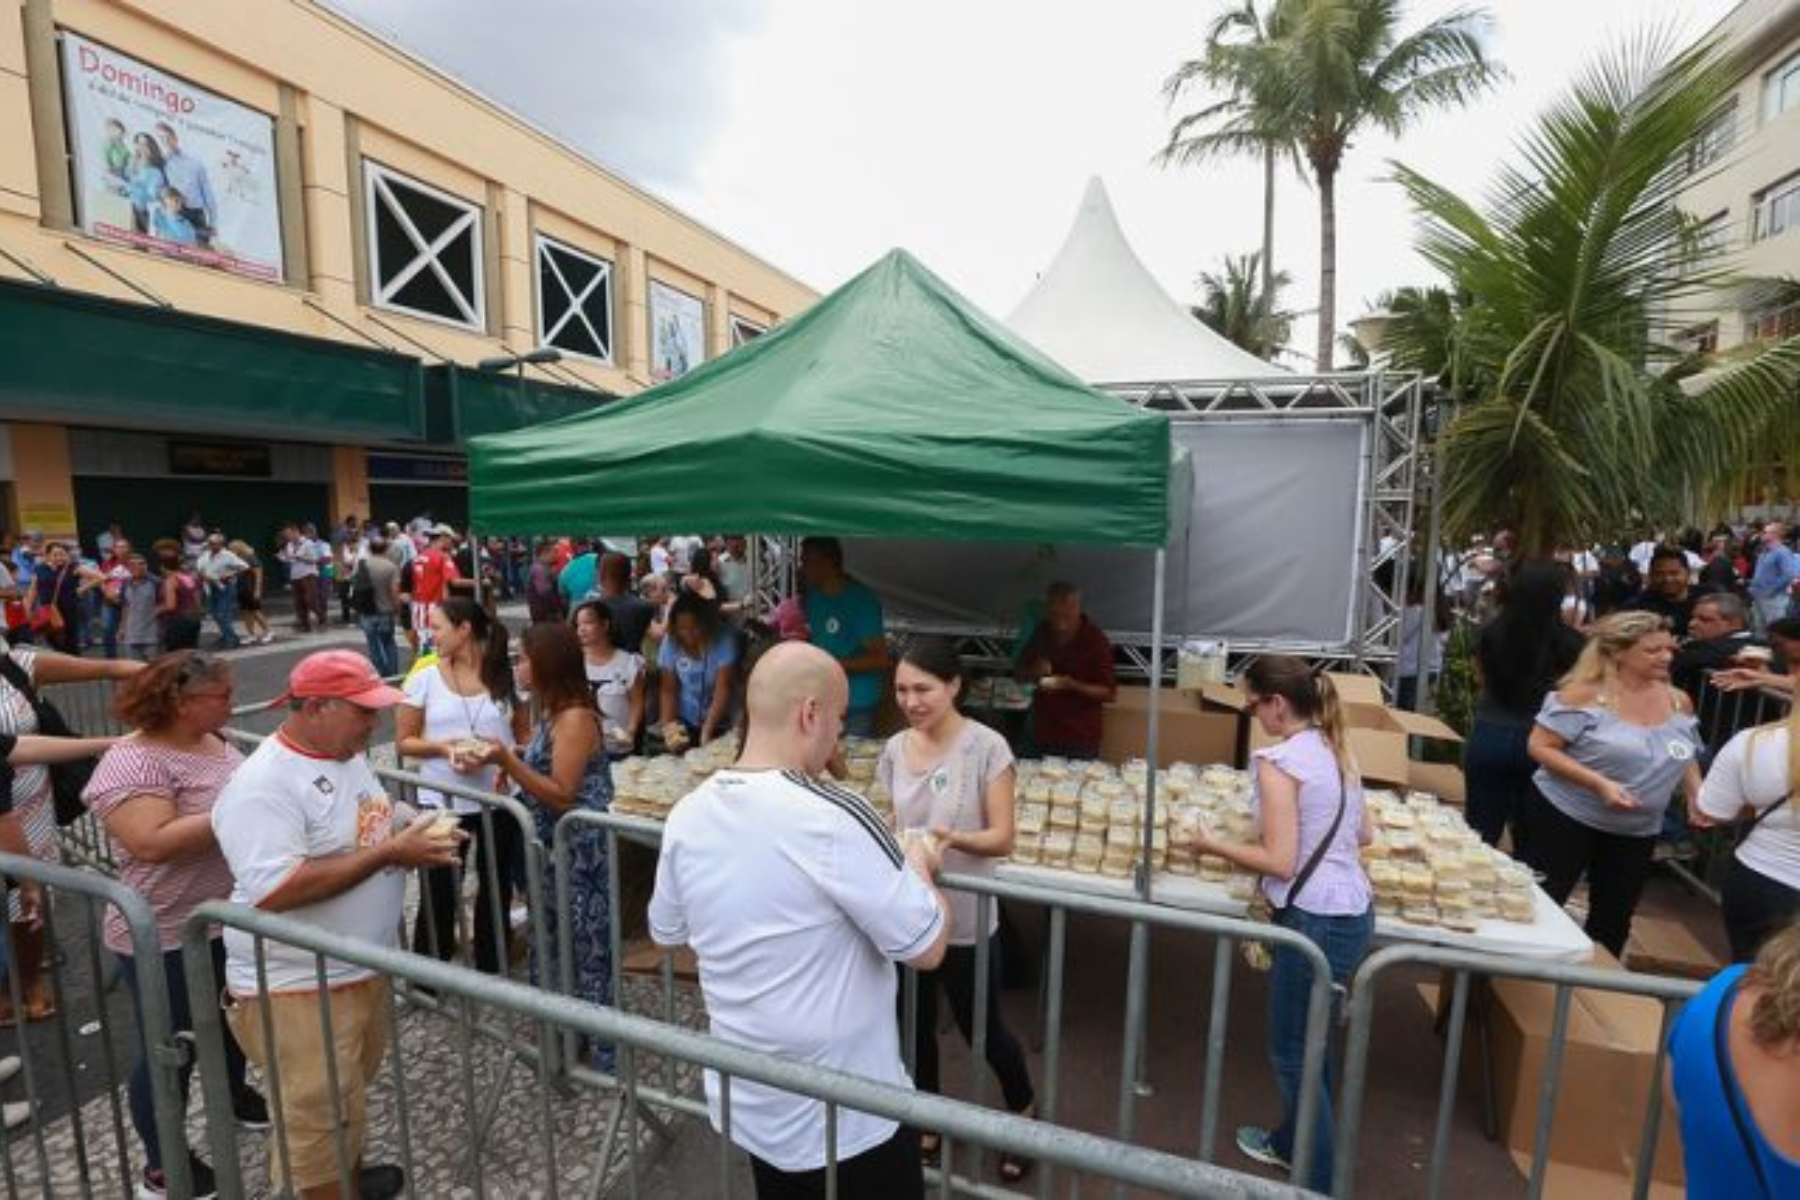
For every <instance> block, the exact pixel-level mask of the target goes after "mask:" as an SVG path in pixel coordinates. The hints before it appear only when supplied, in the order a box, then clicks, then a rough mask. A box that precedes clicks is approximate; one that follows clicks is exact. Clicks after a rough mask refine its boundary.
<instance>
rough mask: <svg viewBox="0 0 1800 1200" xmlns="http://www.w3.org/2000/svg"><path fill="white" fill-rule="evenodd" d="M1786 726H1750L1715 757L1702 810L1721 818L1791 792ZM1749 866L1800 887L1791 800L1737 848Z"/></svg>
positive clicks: (1797, 830) (1797, 829) (1799, 825)
mask: <svg viewBox="0 0 1800 1200" xmlns="http://www.w3.org/2000/svg"><path fill="white" fill-rule="evenodd" d="M1787 772H1788V731H1787V727H1786V726H1785V725H1782V726H1775V727H1769V726H1763V727H1761V728H1758V729H1746V730H1744V731H1743V732H1742V733H1739V734H1737V735H1736V736H1735V737H1733V738H1732V739H1731V740H1730V741H1729V742H1726V743H1725V748H1724V749H1723V750H1720V751H1719V755H1718V757H1717V758H1715V759H1713V763H1712V768H1711V769H1710V770H1708V771H1707V772H1706V782H1705V783H1704V784H1703V785H1701V788H1700V811H1701V812H1703V813H1705V814H1706V815H1707V816H1709V817H1713V818H1715V819H1717V820H1721V821H1729V820H1735V819H1736V818H1737V816H1738V814H1740V813H1741V812H1743V810H1744V809H1746V808H1751V809H1754V810H1756V811H1757V812H1759V813H1760V812H1762V811H1763V810H1764V809H1766V808H1768V807H1769V806H1770V805H1771V804H1774V803H1775V802H1776V801H1777V800H1780V799H1781V798H1782V797H1783V796H1786V795H1787V794H1788V777H1787ZM1737 856H1738V858H1739V859H1740V860H1741V861H1742V862H1743V864H1744V865H1745V866H1746V867H1749V868H1750V869H1751V870H1753V871H1755V872H1756V873H1757V874H1759V875H1766V876H1768V877H1769V878H1770V879H1773V880H1775V881H1776V882H1777V883H1782V884H1786V885H1787V886H1788V887H1790V888H1794V889H1796V890H1800V812H1795V811H1794V801H1792V800H1789V801H1788V802H1787V803H1786V804H1783V805H1782V806H1781V807H1780V808H1779V809H1777V810H1776V811H1774V812H1772V813H1770V814H1769V815H1768V816H1767V817H1765V818H1764V819H1763V820H1762V821H1760V822H1758V823H1757V826H1756V828H1755V829H1754V830H1752V831H1751V833H1750V836H1749V837H1747V838H1745V839H1744V840H1743V842H1742V843H1740V844H1739V846H1738V848H1737Z"/></svg>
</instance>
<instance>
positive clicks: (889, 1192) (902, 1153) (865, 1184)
mask: <svg viewBox="0 0 1800 1200" xmlns="http://www.w3.org/2000/svg"><path fill="white" fill-rule="evenodd" d="M750 1170H751V1173H752V1174H753V1175H754V1176H755V1178H756V1200H824V1198H825V1169H824V1168H823V1167H821V1168H819V1169H818V1170H816V1171H778V1170H776V1169H775V1168H774V1167H772V1166H770V1165H769V1164H768V1163H766V1162H764V1161H763V1160H762V1159H760V1158H757V1157H756V1156H755V1155H754V1154H753V1155H751V1156H750ZM837 1194H838V1195H840V1196H842V1197H844V1198H845V1200H919V1198H920V1197H922V1196H923V1195H924V1194H925V1175H924V1168H923V1164H922V1163H921V1162H920V1160H919V1135H918V1133H917V1132H916V1131H914V1130H911V1129H906V1128H904V1127H902V1128H901V1129H899V1130H897V1131H895V1133H894V1136H893V1137H891V1138H889V1139H888V1140H887V1141H885V1142H883V1143H881V1145H879V1146H876V1147H874V1148H872V1149H869V1150H864V1151H863V1152H862V1153H861V1154H858V1155H857V1156H856V1157H855V1158H847V1159H845V1160H844V1161H843V1162H840V1163H839V1164H838V1168H837Z"/></svg>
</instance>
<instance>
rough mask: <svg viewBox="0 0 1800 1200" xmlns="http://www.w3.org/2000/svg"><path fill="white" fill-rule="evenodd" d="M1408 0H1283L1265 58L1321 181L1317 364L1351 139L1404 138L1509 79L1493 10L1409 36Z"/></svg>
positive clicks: (1333, 302)
mask: <svg viewBox="0 0 1800 1200" xmlns="http://www.w3.org/2000/svg"><path fill="white" fill-rule="evenodd" d="M1400 20H1401V3H1400V0H1275V9H1274V11H1273V13H1272V14H1271V15H1270V17H1269V19H1268V22H1267V27H1268V28H1270V29H1272V30H1274V31H1275V33H1276V35H1277V36H1276V37H1275V38H1274V39H1273V40H1272V42H1271V43H1270V45H1269V47H1268V49H1267V50H1266V51H1265V52H1264V53H1262V54H1260V55H1259V56H1258V61H1259V63H1260V64H1266V65H1271V66H1272V67H1273V69H1274V74H1273V76H1272V77H1271V78H1269V79H1267V80H1265V81H1264V82H1263V83H1262V85H1261V91H1260V92H1259V97H1260V96H1261V95H1265V94H1266V95H1268V96H1269V103H1270V104H1272V105H1273V111H1272V114H1271V115H1270V116H1269V117H1268V118H1267V119H1266V121H1264V122H1263V123H1262V124H1261V125H1259V126H1258V127H1259V128H1277V129H1280V130H1282V131H1283V132H1284V133H1286V134H1287V135H1288V136H1291V137H1292V138H1293V139H1294V142H1293V144H1294V146H1295V148H1296V149H1297V150H1298V151H1299V153H1300V154H1301V155H1302V156H1303V157H1304V158H1305V160H1306V163H1307V165H1308V166H1309V167H1310V168H1311V170H1312V176H1313V182H1314V183H1315V184H1316V185H1317V186H1318V189H1319V328H1318V368H1319V370H1321V371H1328V370H1330V369H1331V352H1332V343H1333V340H1334V338H1335V337H1336V335H1337V329H1336V325H1337V177H1338V172H1339V170H1340V168H1341V167H1342V165H1343V161H1344V154H1345V152H1346V151H1347V150H1348V149H1349V148H1350V144H1351V142H1352V140H1353V139H1354V138H1355V137H1356V136H1357V135H1358V134H1360V133H1362V132H1363V131H1364V130H1365V129H1368V128H1370V127H1374V128H1376V129H1380V130H1383V131H1384V132H1386V133H1389V134H1393V135H1396V136H1398V135H1399V134H1400V133H1402V132H1404V131H1405V130H1406V128H1407V126H1409V125H1411V124H1412V123H1413V122H1414V121H1415V120H1416V119H1417V118H1419V117H1420V116H1422V115H1423V114H1424V113H1426V112H1428V111H1430V110H1432V109H1436V108H1444V107H1448V106H1452V105H1463V104H1467V103H1468V102H1469V101H1470V100H1472V99H1473V98H1474V97H1475V96H1476V95H1478V94H1480V93H1481V92H1482V91H1484V90H1486V89H1487V88H1489V87H1491V86H1492V85H1493V84H1494V83H1495V82H1497V81H1498V80H1499V79H1500V78H1501V77H1502V74H1503V72H1502V69H1501V68H1500V67H1499V66H1498V64H1496V63H1493V62H1490V61H1489V60H1488V58H1487V54H1486V51H1485V50H1484V48H1483V46H1482V34H1483V33H1484V32H1485V29H1486V26H1487V25H1488V23H1489V18H1488V16H1487V14H1486V12H1485V10H1481V9H1459V10H1457V11H1456V12H1453V13H1450V14H1449V15H1447V16H1444V17H1440V18H1439V19H1437V20H1435V21H1432V22H1431V23H1430V24H1428V25H1426V26H1424V27H1423V28H1421V29H1418V30H1415V31H1414V32H1412V33H1409V34H1406V35H1404V36H1402V35H1401V33H1400Z"/></svg>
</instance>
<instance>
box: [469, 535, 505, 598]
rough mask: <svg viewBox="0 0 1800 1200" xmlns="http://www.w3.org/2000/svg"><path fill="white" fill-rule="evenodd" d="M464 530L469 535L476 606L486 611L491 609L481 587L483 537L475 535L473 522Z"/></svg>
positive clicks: (470, 562)
mask: <svg viewBox="0 0 1800 1200" xmlns="http://www.w3.org/2000/svg"><path fill="white" fill-rule="evenodd" d="M464 532H465V533H467V534H468V537H469V574H471V575H473V576H474V577H475V607H477V608H479V609H481V610H483V611H484V612H485V611H491V610H489V609H488V606H487V605H486V604H485V603H483V600H484V599H485V597H484V594H483V592H482V589H481V539H480V538H478V537H476V536H475V525H474V523H473V522H470V524H469V527H468V529H466V530H464ZM495 603H496V605H497V604H498V603H499V602H498V601H497V600H496V601H495Z"/></svg>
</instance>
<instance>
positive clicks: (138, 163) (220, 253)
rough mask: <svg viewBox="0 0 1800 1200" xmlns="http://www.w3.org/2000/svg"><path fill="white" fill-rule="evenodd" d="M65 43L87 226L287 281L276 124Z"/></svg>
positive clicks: (67, 36) (98, 48)
mask: <svg viewBox="0 0 1800 1200" xmlns="http://www.w3.org/2000/svg"><path fill="white" fill-rule="evenodd" d="M62 45H63V49H62V60H63V89H64V93H65V95H66V97H67V104H68V125H69V140H70V146H69V150H70V154H71V156H72V157H73V161H74V172H73V173H74V179H75V206H76V220H77V222H78V223H79V224H80V226H81V228H82V229H83V230H84V231H85V232H87V233H89V234H91V235H93V236H94V237H97V238H102V239H104V240H106V241H110V242H119V243H122V244H124V245H128V246H134V247H136V248H138V249H140V250H150V251H154V252H156V253H158V254H166V255H169V256H171V257H174V258H180V259H182V260H184V261H187V262H193V263H198V264H200V265H202V266H209V267H217V268H219V269H221V270H225V271H232V272H235V273H236V274H240V275H250V276H253V277H255V278H257V279H277V280H278V279H280V278H281V277H282V269H281V211H280V207H279V198H278V196H277V193H276V188H275V123H274V121H272V120H271V119H270V118H269V117H268V116H267V115H266V114H264V113H260V112H258V111H256V110H255V109H253V108H246V107H244V106H243V105H241V104H235V103H233V102H232V101H230V100H227V99H225V98H224V97H222V96H217V95H214V94H213V93H212V92H209V91H206V90H204V89H202V88H197V87H195V86H194V85H193V84H191V83H189V82H188V81H187V80H185V79H181V78H178V77H176V76H174V75H169V74H166V73H164V72H162V71H159V70H157V69H156V68H155V67H152V66H149V65H148V64H145V63H142V62H139V61H138V60H137V59H135V58H131V57H129V56H127V55H124V54H120V53H119V52H118V51H116V50H112V49H109V48H108V47H106V46H102V45H100V44H98V43H96V42H90V41H88V40H87V39H86V38H83V37H79V36H77V35H75V34H73V33H66V32H65V33H64V34H63V35H62Z"/></svg>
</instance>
